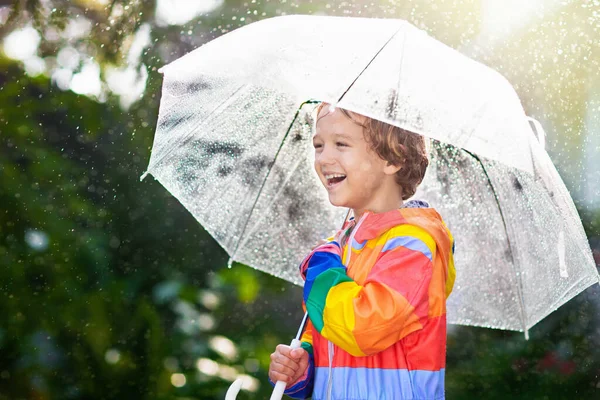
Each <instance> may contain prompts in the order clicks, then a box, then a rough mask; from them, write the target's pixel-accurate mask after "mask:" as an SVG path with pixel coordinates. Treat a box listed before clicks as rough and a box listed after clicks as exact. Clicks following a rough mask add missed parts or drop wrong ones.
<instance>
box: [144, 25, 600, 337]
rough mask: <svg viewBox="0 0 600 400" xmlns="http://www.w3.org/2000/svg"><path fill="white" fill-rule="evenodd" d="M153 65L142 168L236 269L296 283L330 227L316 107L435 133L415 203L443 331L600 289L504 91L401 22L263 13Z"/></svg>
mask: <svg viewBox="0 0 600 400" xmlns="http://www.w3.org/2000/svg"><path fill="white" fill-rule="evenodd" d="M162 72H163V73H164V82H163V93H162V99H161V104H160V111H159V118H158V126H157V129H156V135H155V139H154V145H153V148H152V154H151V158H150V163H149V166H148V170H147V172H146V174H148V173H150V174H152V175H153V176H154V177H155V178H156V179H157V180H158V181H159V182H160V183H161V184H162V185H164V186H165V188H167V190H169V192H171V193H172V194H173V195H174V196H175V197H176V198H177V199H178V200H179V201H180V202H181V203H182V204H183V205H184V206H185V207H186V208H187V209H188V210H189V211H190V212H191V213H192V215H193V216H194V217H195V218H196V219H197V220H198V222H200V223H201V224H202V226H203V227H204V228H205V229H206V230H207V231H208V232H209V233H210V234H211V235H212V236H213V237H214V238H215V239H216V240H217V241H218V243H219V244H220V245H221V246H222V247H223V248H224V249H225V251H227V253H228V254H229V255H230V256H231V259H232V260H233V261H237V262H241V263H243V264H246V265H249V266H251V267H253V268H256V269H259V270H262V271H264V272H267V273H270V274H273V275H275V276H278V277H281V278H283V279H286V280H288V281H291V282H294V283H297V284H301V283H302V282H301V280H300V277H299V275H298V273H297V265H298V263H299V261H300V260H301V259H302V257H303V256H304V255H305V254H306V253H307V252H308V251H309V250H310V248H311V246H312V245H313V244H314V243H315V242H316V240H317V239H319V238H323V237H326V236H329V234H330V233H331V231H332V230H333V229H335V228H337V227H339V225H340V224H341V222H342V221H343V219H344V216H345V214H346V211H347V210H344V209H337V208H334V207H333V206H331V205H330V204H329V202H328V200H327V195H326V191H325V189H324V188H322V187H321V184H320V183H319V181H318V179H317V177H316V174H315V173H314V171H313V167H312V164H313V155H312V146H311V136H312V132H313V128H314V121H313V118H314V109H315V104H316V103H317V102H319V101H326V102H328V103H331V104H333V105H335V106H337V107H342V108H345V109H348V110H351V111H355V112H358V113H360V114H363V115H366V116H369V117H372V118H376V119H379V120H382V121H384V122H387V123H390V124H393V125H396V126H399V127H401V128H404V129H407V130H410V131H413V132H416V133H419V134H421V135H424V136H427V137H429V138H431V139H432V143H433V145H432V147H431V163H430V167H429V170H428V172H427V175H426V177H425V180H424V182H423V184H422V185H421V187H420V188H419V191H418V192H417V194H416V197H417V198H421V199H425V200H428V201H429V202H430V203H431V204H432V205H433V206H434V207H436V208H437V209H438V210H439V211H440V213H441V214H442V215H443V216H444V218H445V220H446V222H447V224H448V226H449V228H450V229H451V230H452V232H453V234H454V236H455V238H456V254H455V263H456V269H457V280H456V284H455V289H454V291H453V294H452V295H451V296H450V298H449V299H448V321H449V322H450V323H455V324H464V325H474V326H484V327H490V328H500V329H509V330H518V331H524V332H526V333H527V331H528V329H529V328H531V327H532V326H533V325H534V324H536V323H537V322H539V321H540V320H541V319H542V318H544V317H545V316H546V315H548V314H549V313H551V312H552V311H553V310H555V309H557V308H558V307H559V306H560V305H562V304H563V303H565V302H566V301H568V300H569V299H570V298H572V297H573V296H575V295H577V294H578V293H580V292H581V291H583V290H584V289H585V288H587V287H588V286H590V285H592V284H594V283H597V282H599V277H598V271H597V269H596V267H595V263H594V261H593V258H592V254H591V250H590V248H589V245H588V243H587V239H586V236H585V234H584V231H583V228H582V225H581V222H580V219H579V216H578V214H577V211H576V210H575V207H574V205H573V201H572V200H571V198H570V196H569V193H568V191H567V189H566V188H565V186H564V184H563V182H562V180H561V178H560V177H559V175H558V173H557V172H556V169H555V168H554V166H553V164H552V162H551V160H550V159H549V157H548V155H547V153H546V152H545V150H544V148H543V145H541V144H540V140H538V138H537V137H536V135H535V133H534V130H533V129H532V126H531V124H530V122H529V121H528V118H527V116H526V115H525V113H524V111H523V108H522V106H521V104H520V101H519V99H518V97H517V95H516V93H515V91H514V89H513V88H512V86H511V85H510V84H509V83H508V82H507V81H506V80H505V79H504V78H503V77H502V76H501V75H499V74H498V73H497V72H495V71H493V70H492V69H490V68H488V67H486V66H484V65H482V64H480V63H477V62H475V61H473V60H471V59H469V58H467V57H465V56H463V55H461V54H460V53H458V52H457V51H455V50H453V49H451V48H449V47H447V46H445V45H444V44H442V43H440V42H438V41H436V40H435V39H433V38H431V37H429V36H428V35H427V34H426V33H424V32H423V31H420V30H419V29H417V28H415V27H414V26H412V25H410V24H408V23H407V22H405V21H401V20H392V19H385V20H378V19H361V18H339V17H322V16H287V17H277V18H272V19H267V20H263V21H260V22H256V23H253V24H250V25H247V26H245V27H243V28H240V29H238V30H235V31H233V32H231V33H228V34H226V35H223V36H221V37H219V38H218V39H216V40H213V41H212V42H210V43H208V44H206V45H204V46H202V47H201V48H199V49H197V50H195V51H193V52H191V53H189V54H187V55H186V56H184V57H182V58H180V59H178V60H176V61H174V62H173V63H171V64H169V65H167V66H165V67H164V68H163V69H162ZM536 131H537V134H538V135H539V136H540V138H541V137H542V136H543V131H542V129H541V127H540V126H539V124H537V130H536ZM146 174H144V176H145V175H146ZM142 178H143V177H142Z"/></svg>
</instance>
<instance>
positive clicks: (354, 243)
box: [352, 238, 367, 250]
mask: <svg viewBox="0 0 600 400" xmlns="http://www.w3.org/2000/svg"><path fill="white" fill-rule="evenodd" d="M366 244H367V240H366V239H365V241H364V242H362V243H358V242H357V241H356V239H354V238H352V248H353V249H354V250H362V249H363V247H365V245H366Z"/></svg>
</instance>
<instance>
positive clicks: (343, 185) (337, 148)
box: [313, 105, 401, 215]
mask: <svg viewBox="0 0 600 400" xmlns="http://www.w3.org/2000/svg"><path fill="white" fill-rule="evenodd" d="M353 118H355V119H356V121H357V122H359V123H362V122H363V120H362V119H364V118H365V117H363V116H360V115H358V114H354V115H353ZM357 122H355V121H353V120H351V119H350V118H348V117H347V116H346V115H344V113H343V112H342V111H340V110H334V111H330V109H329V106H328V105H325V106H324V107H323V108H322V109H321V111H320V112H319V115H318V116H317V125H316V133H315V135H314V136H313V146H314V148H315V170H316V171H317V174H318V175H319V179H320V180H321V183H322V184H323V186H325V188H326V189H327V192H328V194H329V201H330V202H331V204H333V205H334V206H338V207H348V208H352V209H354V212H355V215H360V214H362V212H364V211H365V210H370V211H375V212H379V210H378V208H379V209H380V208H381V206H382V204H384V203H390V200H391V199H397V198H398V196H400V201H401V194H400V191H399V187H398V186H397V184H395V181H394V176H393V175H394V174H395V172H396V171H398V169H399V167H395V166H390V165H388V163H387V162H386V161H385V160H383V159H381V158H380V157H379V156H378V155H377V154H376V153H375V152H374V151H372V150H371V149H370V147H369V145H368V144H367V142H366V141H365V139H364V136H363V127H362V126H360V125H359V124H358V123H357ZM394 204H395V203H394ZM396 207H397V205H396Z"/></svg>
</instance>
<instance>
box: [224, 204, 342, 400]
mask: <svg viewBox="0 0 600 400" xmlns="http://www.w3.org/2000/svg"><path fill="white" fill-rule="evenodd" d="M351 212H352V210H351V209H348V212H347V213H346V218H344V223H343V224H342V228H344V225H346V222H348V219H349V218H350V213H351ZM229 261H230V262H231V261H232V259H230V260H229ZM307 322H308V312H305V313H304V318H302V322H301V323H300V328H299V329H298V333H296V337H295V338H294V339H292V342H291V343H290V347H291V348H292V349H297V348H300V347H301V345H302V342H300V338H301V337H302V332H304V328H306V323H307ZM286 386H287V383H286V382H284V381H277V383H276V384H275V388H274V389H273V393H272V394H271V397H270V399H269V400H281V398H282V397H283V392H284V391H285V387H286ZM241 388H242V380H241V379H236V380H235V382H233V383H232V384H231V386H230V387H229V390H227V393H226V394H225V400H235V399H236V397H237V394H238V393H239V391H240V389H241Z"/></svg>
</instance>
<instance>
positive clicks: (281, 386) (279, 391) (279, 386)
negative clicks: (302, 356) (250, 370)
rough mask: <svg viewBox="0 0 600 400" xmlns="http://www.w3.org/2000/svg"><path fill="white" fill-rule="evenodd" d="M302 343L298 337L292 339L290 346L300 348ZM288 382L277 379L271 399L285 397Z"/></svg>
mask: <svg viewBox="0 0 600 400" xmlns="http://www.w3.org/2000/svg"><path fill="white" fill-rule="evenodd" d="M301 344H302V342H301V341H299V340H298V339H292V343H290V347H291V348H292V350H293V349H298V348H300V345H301ZM286 385H287V383H285V382H284V381H277V383H276V384H275V389H273V393H272V394H271V398H270V400H281V398H282V397H283V392H284V391H285V387H286Z"/></svg>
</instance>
